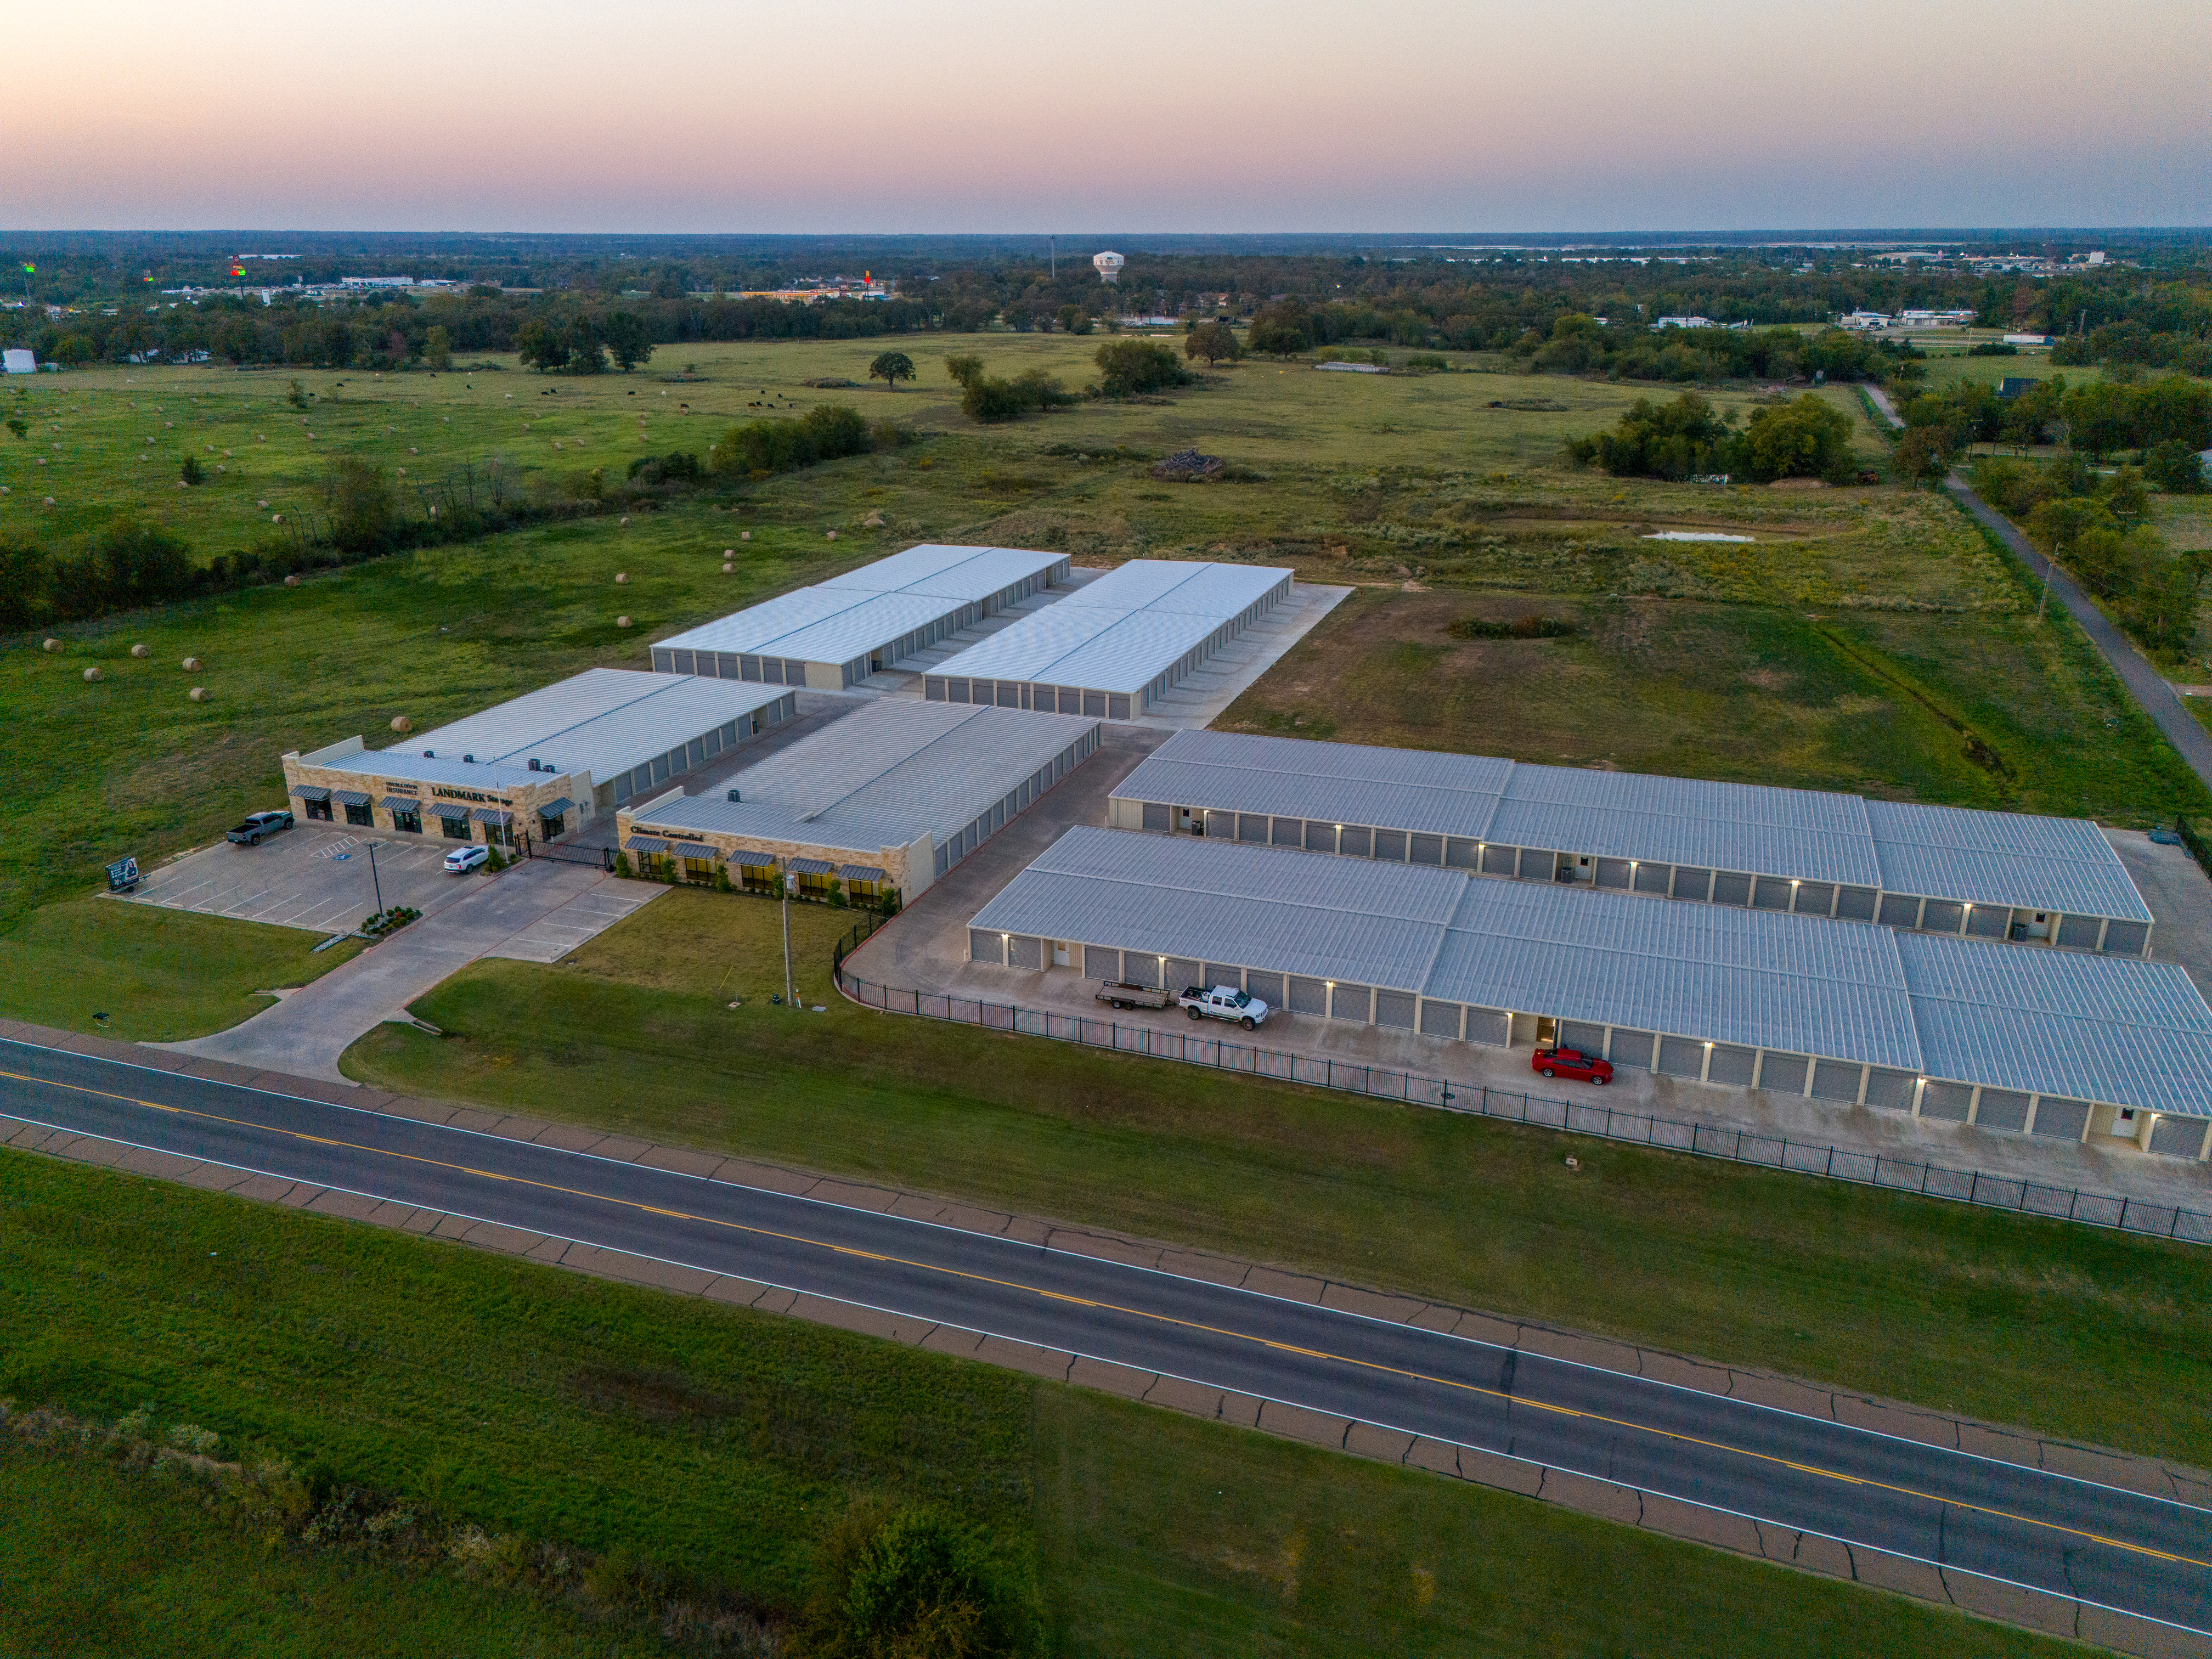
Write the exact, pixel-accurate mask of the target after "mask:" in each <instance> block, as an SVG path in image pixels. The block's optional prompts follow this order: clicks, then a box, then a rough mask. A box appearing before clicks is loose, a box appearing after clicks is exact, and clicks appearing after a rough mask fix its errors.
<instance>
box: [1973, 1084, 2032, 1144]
mask: <svg viewBox="0 0 2212 1659" xmlns="http://www.w3.org/2000/svg"><path fill="white" fill-rule="evenodd" d="M1974 1125H1975V1127H1977V1128H1982V1129H2009V1130H2011V1131H2012V1132H2013V1133H2015V1134H2017V1133H2020V1132H2021V1130H2022V1129H2024V1128H2026V1127H2027V1096H2026V1095H2024V1094H2021V1093H2019V1092H2018V1091H2015V1090H2012V1089H1984V1090H1983V1091H1982V1103H1981V1104H1980V1105H1979V1106H1978V1107H1976V1108H1975V1109H1974Z"/></svg>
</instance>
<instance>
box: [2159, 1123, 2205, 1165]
mask: <svg viewBox="0 0 2212 1659" xmlns="http://www.w3.org/2000/svg"><path fill="white" fill-rule="evenodd" d="M2150 1149H2151V1151H2153V1152H2156V1153H2157V1154H2158V1155H2159V1156H2160V1158H2195V1157H2196V1156H2197V1154H2198V1153H2200V1152H2203V1150H2204V1120H2203V1118H2201V1117H2162V1118H2160V1119H2159V1121H2157V1122H2155V1123H2154V1124H2152V1125H2151V1126H2150Z"/></svg>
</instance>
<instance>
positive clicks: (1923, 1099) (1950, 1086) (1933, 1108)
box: [1920, 1083, 1974, 1123]
mask: <svg viewBox="0 0 2212 1659" xmlns="http://www.w3.org/2000/svg"><path fill="white" fill-rule="evenodd" d="M1973 1100H1974V1091H1973V1090H1972V1089H1971V1088H1969V1087H1968V1086H1967V1085H1965V1084H1963V1083H1930V1084H1929V1085H1928V1086H1927V1087H1926V1088H1924V1089H1923V1090H1922V1091H1920V1115H1921V1116H1923V1117H1932V1118H1939V1119H1941V1120H1942V1121H1944V1122H1946V1123H1964V1122H1965V1121H1966V1109H1967V1107H1969V1106H1971V1105H1972V1103H1973Z"/></svg>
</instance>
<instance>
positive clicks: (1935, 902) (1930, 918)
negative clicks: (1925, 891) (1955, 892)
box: [1920, 899, 1966, 933]
mask: <svg viewBox="0 0 2212 1659" xmlns="http://www.w3.org/2000/svg"><path fill="white" fill-rule="evenodd" d="M1965 920H1966V906H1965V905H1963V904H1957V903H1954V902H1952V901H1951V900H1949V899H1929V901H1928V905H1927V908H1925V909H1923V911H1922V912H1921V913H1920V927H1921V930H1922V931H1923V933H1957V932H1958V931H1959V924H1960V922H1961V921H1965Z"/></svg>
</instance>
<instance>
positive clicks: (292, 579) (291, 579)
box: [284, 576, 300, 587]
mask: <svg viewBox="0 0 2212 1659" xmlns="http://www.w3.org/2000/svg"><path fill="white" fill-rule="evenodd" d="M299 585H300V579H299V578H298V577H297V576H287V577H285V578H284V586H287V587H297V586H299Z"/></svg>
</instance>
